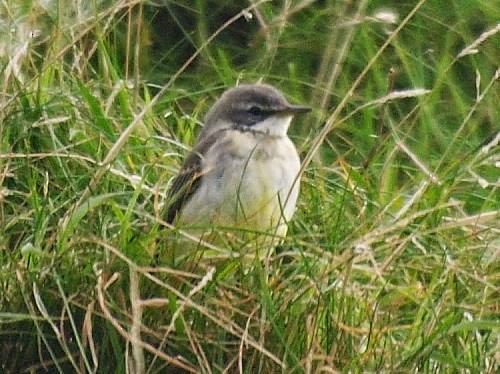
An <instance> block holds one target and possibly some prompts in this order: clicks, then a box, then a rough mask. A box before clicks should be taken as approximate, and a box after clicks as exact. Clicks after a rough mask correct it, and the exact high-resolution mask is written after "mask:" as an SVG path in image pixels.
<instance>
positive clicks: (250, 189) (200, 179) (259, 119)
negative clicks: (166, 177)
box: [164, 83, 311, 257]
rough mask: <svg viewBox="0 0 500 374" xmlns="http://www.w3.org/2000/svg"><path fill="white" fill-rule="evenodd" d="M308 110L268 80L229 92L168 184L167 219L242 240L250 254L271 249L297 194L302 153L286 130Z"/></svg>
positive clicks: (205, 234) (220, 238)
mask: <svg viewBox="0 0 500 374" xmlns="http://www.w3.org/2000/svg"><path fill="white" fill-rule="evenodd" d="M310 110H311V108H309V107H307V106H302V105H293V104H290V103H289V102H288V101H287V99H286V98H285V96H284V95H283V93H282V92H280V91H279V90H278V89H276V88H274V87H273V86H271V85H268V84H263V83H258V84H240V85H237V86H236V87H234V88H231V89H229V90H227V91H225V92H224V93H223V94H222V95H221V97H220V98H219V99H218V100H217V101H216V102H215V104H213V106H212V108H211V109H210V110H209V111H208V113H207V115H206V117H205V121H204V127H203V128H202V131H201V133H200V135H199V137H198V140H197V142H196V143H195V146H194V148H193V150H192V152H191V153H190V154H189V155H188V156H187V158H186V159H185V162H184V164H183V165H182V167H181V169H180V172H179V174H178V175H177V176H176V177H175V178H174V179H173V182H172V183H171V186H170V189H169V191H168V193H167V204H166V205H167V208H166V213H165V216H164V219H165V221H166V222H167V223H169V224H171V225H173V226H175V227H178V228H181V229H183V230H185V231H186V232H188V233H193V234H194V235H195V237H197V238H199V239H200V241H202V240H203V241H204V242H209V243H215V244H217V245H221V244H224V245H231V246H234V245H235V243H237V242H238V243H239V245H240V247H239V249H240V252H243V248H245V250H244V252H245V254H246V255H247V256H250V257H252V256H254V253H255V252H256V250H255V248H256V247H263V248H264V252H263V253H268V254H269V253H270V252H269V251H270V250H272V248H273V247H274V246H276V245H277V243H278V241H279V240H282V239H283V238H284V237H285V235H286V232H287V227H288V226H287V223H288V221H289V220H290V219H291V218H292V216H293V214H294V211H295V208H296V202H297V198H298V195H299V188H300V180H299V177H298V174H299V171H300V158H299V155H298V152H297V149H296V148H295V146H294V144H293V143H292V141H291V140H290V138H289V137H288V128H289V126H290V123H291V121H292V118H293V117H294V116H295V115H298V114H301V113H306V112H309V111H310ZM221 228H227V229H228V230H222V229H221ZM231 229H232V231H231ZM235 229H236V231H235ZM223 231H225V232H224V233H223ZM237 239H239V241H238V240H237ZM250 242H252V243H250ZM242 243H243V244H242ZM250 244H251V245H250ZM179 247H181V248H178V252H185V253H187V251H185V250H184V249H183V248H184V246H183V245H179ZM252 248H253V249H252ZM204 252H205V253H207V252H208V250H207V249H206V248H205V251H204ZM260 252H262V250H260ZM258 256H259V257H262V256H263V255H262V254H259V255H258ZM264 256H265V255H264Z"/></svg>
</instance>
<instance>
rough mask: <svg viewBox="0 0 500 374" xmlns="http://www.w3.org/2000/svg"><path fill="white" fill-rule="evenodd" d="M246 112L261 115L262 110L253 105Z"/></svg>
mask: <svg viewBox="0 0 500 374" xmlns="http://www.w3.org/2000/svg"><path fill="white" fill-rule="evenodd" d="M248 113H250V114H251V115H254V116H261V115H262V114H263V113H264V112H263V111H262V109H261V108H259V107H258V106H253V107H251V108H250V109H248Z"/></svg>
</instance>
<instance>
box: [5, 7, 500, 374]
mask: <svg viewBox="0 0 500 374" xmlns="http://www.w3.org/2000/svg"><path fill="white" fill-rule="evenodd" d="M0 15H1V18H0V72H1V77H0V84H1V87H0V90H1V92H0V108H1V111H0V368H1V369H0V371H2V372H7V373H18V372H64V373H66V372H95V373H110V372H117V373H122V372H135V373H140V372H150V373H158V372H205V373H217V372H227V373H232V372H245V373H254V372H262V373H271V372H273V373H274V372H286V373H290V372H294V373H300V372H308V373H310V372H315V373H319V372H325V373H334V372H380V371H382V372H383V371H386V372H408V371H409V372H457V371H458V372H473V373H474V372H491V373H493V372H498V370H499V367H498V366H499V363H498V362H499V359H500V356H499V352H500V344H499V336H500V335H499V295H500V294H499V284H500V283H499V278H500V272H499V262H498V255H499V251H500V236H499V231H500V225H499V201H500V194H499V191H498V186H499V180H500V179H499V172H498V170H499V166H500V155H499V154H500V152H499V141H500V132H499V123H500V111H499V110H498V107H499V102H500V95H499V90H498V79H499V76H500V71H499V66H498V61H500V48H499V45H500V38H499V32H500V24H499V23H498V20H499V19H500V8H499V6H498V3H497V2H495V1H494V0H478V1H471V0H449V1H442V2H438V1H430V0H428V1H425V0H421V1H418V2H417V1H404V2H401V1H387V0H385V1H377V0H370V1H368V0H358V1H347V0H344V1H343V0H323V1H319V0H318V1H314V0H281V1H258V0H255V1H251V0H248V1H243V2H232V1H225V0H194V1H181V0H178V1H173V0H172V1H168V0H165V1H150V2H148V1H141V0H119V1H105V0H94V1H88V2H85V1H64V0H60V1H56V0H53V1H52V0H48V1H41V0H4V1H2V3H1V4H0ZM258 80H263V81H264V82H267V83H270V84H273V85H274V86H276V87H278V88H279V89H281V90H282V91H283V92H285V93H286V96H287V97H288V98H289V100H290V101H291V102H294V103H302V104H308V105H311V106H312V107H313V108H314V110H313V112H312V114H310V115H308V116H305V117H302V118H299V119H298V120H295V122H294V125H293V128H292V129H291V136H292V138H293V140H294V142H295V144H296V145H297V147H298V149H299V150H300V153H301V157H302V160H303V161H304V167H305V174H304V176H303V178H302V188H301V196H300V201H299V204H298V209H297V213H296V215H295V217H294V220H293V221H292V222H291V223H290V230H289V236H288V238H287V240H286V241H285V242H284V243H283V245H282V246H281V247H280V248H279V249H277V251H276V254H275V255H274V256H273V258H272V259H271V262H270V264H268V265H266V266H262V265H261V264H259V263H255V264H253V266H252V267H250V268H249V267H248V266H247V267H245V266H242V264H240V263H239V260H238V259H232V260H227V261H225V262H223V263H222V264H218V266H216V267H210V266H203V265H200V267H199V268H198V269H196V270H194V269H193V271H186V270H185V269H184V270H181V269H182V267H179V268H176V267H174V266H167V265H166V264H165V266H160V267H158V268H152V267H150V263H151V253H152V252H153V251H154V249H155V248H156V247H158V246H160V248H167V249H168V248H172V247H173V246H175V241H176V238H177V237H178V235H180V233H178V232H176V231H175V230H173V229H172V228H170V227H167V225H166V223H165V222H163V221H162V206H163V204H164V203H165V192H166V190H167V189H168V185H169V182H170V181H171V179H172V177H173V176H174V175H175V173H176V172H177V171H178V169H179V167H180V165H181V163H182V160H183V158H184V157H185V155H186V154H187V152H188V151H189V149H190V146H191V145H192V144H193V143H194V141H195V139H196V134H197V133H198V131H199V129H200V126H201V122H202V119H203V115H204V113H206V111H207V109H208V108H209V106H210V105H211V104H212V103H213V102H214V100H215V99H216V98H217V97H218V96H219V95H220V94H221V93H222V92H223V91H224V90H225V89H227V88H228V87H232V86H234V85H235V84H236V83H237V82H256V81H258Z"/></svg>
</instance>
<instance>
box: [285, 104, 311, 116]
mask: <svg viewBox="0 0 500 374" xmlns="http://www.w3.org/2000/svg"><path fill="white" fill-rule="evenodd" d="M310 111H311V108H309V107H308V106H302V105H292V104H289V105H288V106H286V107H285V108H283V109H282V110H280V113H282V114H291V115H295V114H300V113H307V112H310Z"/></svg>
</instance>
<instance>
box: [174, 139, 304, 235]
mask: <svg viewBox="0 0 500 374" xmlns="http://www.w3.org/2000/svg"><path fill="white" fill-rule="evenodd" d="M299 169H300V160H299V156H298V154H297V151H296V150H295V147H294V145H293V143H292V142H291V140H290V139H289V138H288V137H287V136H279V137H277V136H269V135H266V134H264V133H259V132H252V131H238V130H229V131H227V132H226V133H225V135H224V136H222V137H221V138H220V139H219V140H218V141H217V142H215V144H214V145H213V146H212V147H211V148H210V149H209V150H208V152H207V153H206V155H205V158H204V159H203V163H202V174H203V177H202V178H203V179H202V181H201V184H200V187H199V189H198V191H197V192H196V193H195V194H194V195H193V196H192V198H191V199H190V201H189V202H188V203H187V204H186V206H185V208H184V209H183V211H182V213H181V221H182V222H183V223H188V224H194V225H198V224H201V225H204V224H209V225H225V226H226V225H228V226H239V227H245V228H254V229H257V230H269V229H273V228H277V227H278V226H280V225H283V223H284V222H286V221H288V220H289V219H290V218H291V217H292V215H293V212H294V210H295V204H296V201H297V196H298V191H299V180H298V179H297V174H298V172H299ZM200 210H201V211H200ZM280 231H283V230H280ZM284 233H286V228H285V232H283V233H282V234H284Z"/></svg>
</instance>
